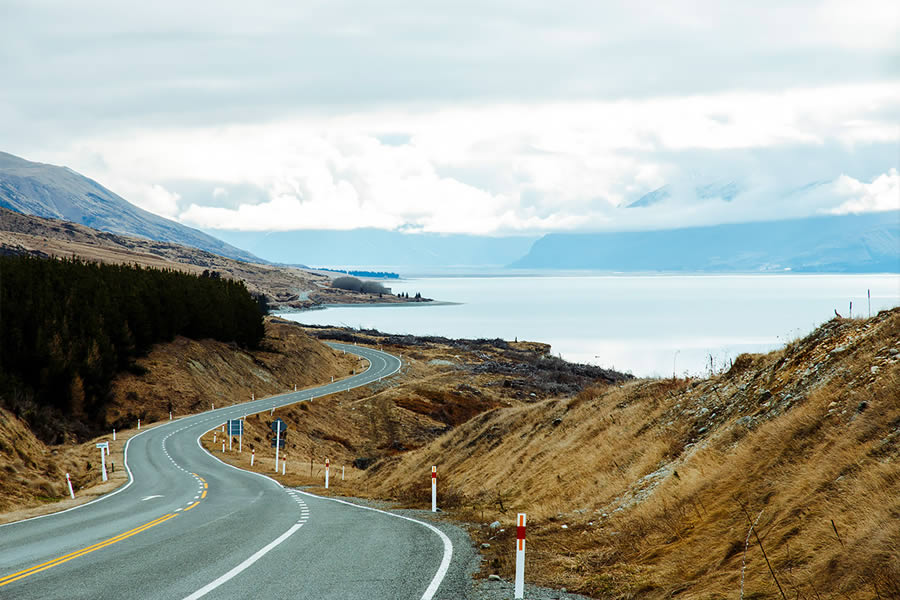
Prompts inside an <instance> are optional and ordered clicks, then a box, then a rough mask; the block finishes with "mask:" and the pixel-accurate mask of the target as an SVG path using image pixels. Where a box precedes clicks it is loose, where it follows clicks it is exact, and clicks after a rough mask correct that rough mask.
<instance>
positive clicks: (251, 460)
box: [250, 448, 256, 467]
mask: <svg viewBox="0 0 900 600" xmlns="http://www.w3.org/2000/svg"><path fill="white" fill-rule="evenodd" d="M255 458H256V449H255V448H254V449H253V450H251V451H250V466H251V467H252V466H253V459H255Z"/></svg>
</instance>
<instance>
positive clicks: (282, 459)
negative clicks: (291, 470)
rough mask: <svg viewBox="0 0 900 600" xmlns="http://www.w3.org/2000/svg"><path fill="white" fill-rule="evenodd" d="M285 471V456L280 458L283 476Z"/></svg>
mask: <svg viewBox="0 0 900 600" xmlns="http://www.w3.org/2000/svg"><path fill="white" fill-rule="evenodd" d="M286 471H287V456H282V457H281V474H282V475H284V474H285V472H286Z"/></svg>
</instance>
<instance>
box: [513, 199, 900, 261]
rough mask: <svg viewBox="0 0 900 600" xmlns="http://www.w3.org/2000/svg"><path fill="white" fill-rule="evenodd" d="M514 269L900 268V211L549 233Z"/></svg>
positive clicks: (536, 243)
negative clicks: (706, 224) (596, 231)
mask: <svg viewBox="0 0 900 600" xmlns="http://www.w3.org/2000/svg"><path fill="white" fill-rule="evenodd" d="M510 266H511V267H514V268H522V269H595V270H604V271H700V272H703V271H711V272H736V271H739V272H753V271H785V270H791V271H799V272H836V273H841V272H870V273H871V272H890V273H897V272H900V211H889V212H881V213H868V214H862V215H843V216H827V217H812V218H806V219H792V220H785V221H772V222H761V223H738V224H727V225H715V226H707V227H690V228H685V229H669V230H662V231H628V232H610V233H586V234H566V233H555V234H548V235H545V236H544V237H542V238H541V239H539V240H538V241H536V242H535V243H534V245H533V246H532V247H531V250H530V251H529V252H528V254H526V255H525V256H523V257H522V258H521V259H519V260H517V261H515V262H513V263H512V264H511V265H510Z"/></svg>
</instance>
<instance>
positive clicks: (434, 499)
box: [431, 466, 437, 512]
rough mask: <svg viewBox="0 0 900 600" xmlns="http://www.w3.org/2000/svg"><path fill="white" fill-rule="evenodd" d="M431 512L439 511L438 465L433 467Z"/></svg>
mask: <svg viewBox="0 0 900 600" xmlns="http://www.w3.org/2000/svg"><path fill="white" fill-rule="evenodd" d="M431 512H437V467H435V466H432V467H431Z"/></svg>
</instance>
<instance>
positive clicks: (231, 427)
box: [228, 419, 244, 435]
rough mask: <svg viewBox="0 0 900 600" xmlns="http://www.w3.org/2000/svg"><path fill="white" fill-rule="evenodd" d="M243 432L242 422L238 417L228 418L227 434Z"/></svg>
mask: <svg viewBox="0 0 900 600" xmlns="http://www.w3.org/2000/svg"><path fill="white" fill-rule="evenodd" d="M242 433H244V422H243V421H241V420H240V419H229V421H228V435H241V434H242Z"/></svg>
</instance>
